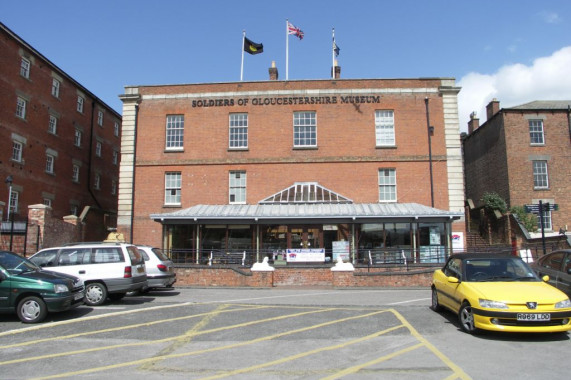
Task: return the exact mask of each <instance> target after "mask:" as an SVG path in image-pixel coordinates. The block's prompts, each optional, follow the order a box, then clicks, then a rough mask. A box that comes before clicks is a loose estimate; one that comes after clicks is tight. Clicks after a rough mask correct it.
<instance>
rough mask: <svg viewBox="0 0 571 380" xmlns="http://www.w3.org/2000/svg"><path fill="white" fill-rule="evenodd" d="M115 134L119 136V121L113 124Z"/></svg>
mask: <svg viewBox="0 0 571 380" xmlns="http://www.w3.org/2000/svg"><path fill="white" fill-rule="evenodd" d="M113 135H115V137H119V123H118V122H115V125H114V126H113Z"/></svg>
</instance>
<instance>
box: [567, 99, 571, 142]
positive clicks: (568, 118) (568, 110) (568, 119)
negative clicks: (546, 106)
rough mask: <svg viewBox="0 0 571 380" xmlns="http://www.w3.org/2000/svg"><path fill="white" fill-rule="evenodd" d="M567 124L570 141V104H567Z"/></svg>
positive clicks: (570, 139)
mask: <svg viewBox="0 0 571 380" xmlns="http://www.w3.org/2000/svg"><path fill="white" fill-rule="evenodd" d="M567 125H568V128H569V141H570V142H571V105H568V106H567Z"/></svg>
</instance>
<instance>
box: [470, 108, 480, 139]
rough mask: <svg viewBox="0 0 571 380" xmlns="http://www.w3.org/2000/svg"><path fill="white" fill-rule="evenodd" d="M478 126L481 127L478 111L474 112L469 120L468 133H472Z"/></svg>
mask: <svg viewBox="0 0 571 380" xmlns="http://www.w3.org/2000/svg"><path fill="white" fill-rule="evenodd" d="M478 128H480V119H478V118H477V117H476V112H472V113H471V114H470V121H469V122H468V134H472V132H474V131H475V130H476V129H478Z"/></svg>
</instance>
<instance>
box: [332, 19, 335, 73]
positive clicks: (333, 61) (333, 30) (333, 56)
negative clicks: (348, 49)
mask: <svg viewBox="0 0 571 380" xmlns="http://www.w3.org/2000/svg"><path fill="white" fill-rule="evenodd" d="M331 30H332V33H333V43H332V44H331V79H335V28H332V29H331Z"/></svg>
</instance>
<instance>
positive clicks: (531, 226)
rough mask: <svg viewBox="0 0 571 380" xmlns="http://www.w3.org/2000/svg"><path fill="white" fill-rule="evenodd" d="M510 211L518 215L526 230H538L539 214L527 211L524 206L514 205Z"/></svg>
mask: <svg viewBox="0 0 571 380" xmlns="http://www.w3.org/2000/svg"><path fill="white" fill-rule="evenodd" d="M510 211H511V213H512V214H514V215H517V218H518V219H519V221H520V222H521V223H522V224H523V226H524V227H525V229H526V230H528V231H529V232H535V231H537V215H535V214H532V213H527V212H525V208H524V207H523V206H513V207H512V208H511V209H510Z"/></svg>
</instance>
